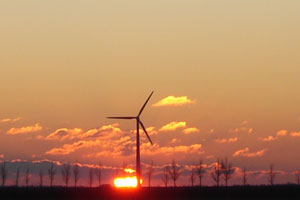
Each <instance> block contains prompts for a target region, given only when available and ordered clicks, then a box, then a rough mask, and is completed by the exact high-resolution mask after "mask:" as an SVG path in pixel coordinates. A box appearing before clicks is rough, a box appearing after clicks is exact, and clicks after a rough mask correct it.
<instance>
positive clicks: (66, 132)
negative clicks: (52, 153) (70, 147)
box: [45, 128, 82, 141]
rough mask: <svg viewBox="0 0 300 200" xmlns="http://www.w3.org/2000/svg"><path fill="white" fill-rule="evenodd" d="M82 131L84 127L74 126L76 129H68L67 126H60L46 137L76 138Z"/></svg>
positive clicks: (51, 138) (55, 138) (47, 138)
mask: <svg viewBox="0 0 300 200" xmlns="http://www.w3.org/2000/svg"><path fill="white" fill-rule="evenodd" d="M81 133H82V129H80V128H74V129H67V128H60V129H57V130H56V131H54V132H53V133H50V134H49V135H48V136H47V137H46V138H45V139H46V140H60V141H63V140H66V139H74V138H76V137H78V136H79V135H80V134H81Z"/></svg>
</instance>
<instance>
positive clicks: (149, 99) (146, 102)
mask: <svg viewBox="0 0 300 200" xmlns="http://www.w3.org/2000/svg"><path fill="white" fill-rule="evenodd" d="M153 92H154V91H152V92H151V94H150V95H149V97H148V99H147V100H146V102H145V103H144V105H143V107H142V108H141V110H140V112H139V114H138V116H140V115H141V114H142V112H143V110H144V108H145V106H146V105H147V103H148V101H149V100H150V98H151V96H152V94H153Z"/></svg>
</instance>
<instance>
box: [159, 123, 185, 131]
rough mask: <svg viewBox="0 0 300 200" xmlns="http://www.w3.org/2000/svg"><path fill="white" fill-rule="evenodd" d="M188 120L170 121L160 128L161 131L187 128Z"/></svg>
mask: <svg viewBox="0 0 300 200" xmlns="http://www.w3.org/2000/svg"><path fill="white" fill-rule="evenodd" d="M185 127H186V122H177V121H174V122H170V123H168V124H166V125H164V126H163V127H161V128H160V129H159V131H175V130H177V129H178V128H185Z"/></svg>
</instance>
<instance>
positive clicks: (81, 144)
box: [45, 140, 99, 155]
mask: <svg viewBox="0 0 300 200" xmlns="http://www.w3.org/2000/svg"><path fill="white" fill-rule="evenodd" d="M96 145H99V141H97V140H96V141H78V142H74V143H73V144H64V145H63V147H60V148H53V149H51V150H49V151H47V152H46V153H45V154H46V155H68V154H70V153H72V152H75V151H76V150H79V149H81V148H87V147H91V146H96Z"/></svg>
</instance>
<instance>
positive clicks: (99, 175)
mask: <svg viewBox="0 0 300 200" xmlns="http://www.w3.org/2000/svg"><path fill="white" fill-rule="evenodd" d="M95 174H96V177H97V179H98V184H99V187H100V186H101V179H102V164H101V163H100V162H99V164H98V166H97V168H95Z"/></svg>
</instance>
